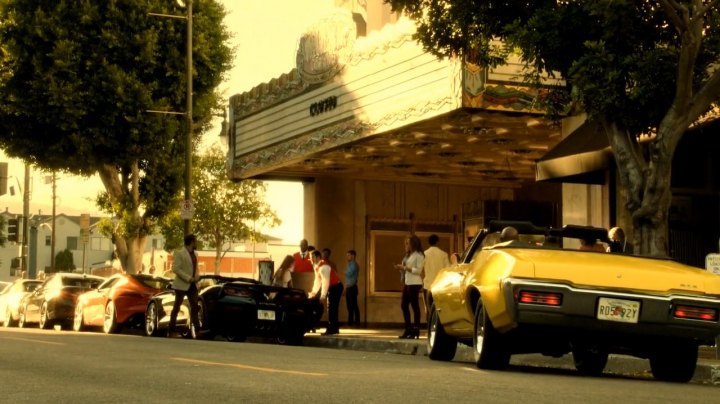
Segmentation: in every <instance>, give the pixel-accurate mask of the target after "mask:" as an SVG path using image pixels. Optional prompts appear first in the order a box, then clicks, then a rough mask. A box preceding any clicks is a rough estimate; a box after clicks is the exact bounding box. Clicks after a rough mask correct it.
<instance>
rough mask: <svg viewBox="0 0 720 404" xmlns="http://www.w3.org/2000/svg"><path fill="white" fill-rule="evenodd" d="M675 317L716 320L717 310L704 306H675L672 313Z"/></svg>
mask: <svg viewBox="0 0 720 404" xmlns="http://www.w3.org/2000/svg"><path fill="white" fill-rule="evenodd" d="M673 314H674V315H675V317H677V318H689V319H692V320H704V321H717V319H718V311H717V310H716V309H709V308H706V307H693V306H681V305H678V306H675V312H674V313H673Z"/></svg>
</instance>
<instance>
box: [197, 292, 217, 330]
mask: <svg viewBox="0 0 720 404" xmlns="http://www.w3.org/2000/svg"><path fill="white" fill-rule="evenodd" d="M198 322H199V323H200V324H199V327H198V328H199V330H198V329H196V330H195V333H196V334H197V338H199V339H213V338H215V334H216V333H215V331H213V330H212V328H211V327H210V321H209V319H208V312H207V307H205V303H204V302H203V300H202V299H199V300H198Z"/></svg>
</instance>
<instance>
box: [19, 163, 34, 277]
mask: <svg viewBox="0 0 720 404" xmlns="http://www.w3.org/2000/svg"><path fill="white" fill-rule="evenodd" d="M23 188H24V189H23V222H22V253H21V255H22V263H21V268H22V271H23V273H24V274H25V276H27V278H28V279H35V268H29V267H28V241H29V240H28V229H29V227H28V224H29V223H28V222H29V221H30V164H29V163H25V186H24V187H23ZM28 271H29V272H28Z"/></svg>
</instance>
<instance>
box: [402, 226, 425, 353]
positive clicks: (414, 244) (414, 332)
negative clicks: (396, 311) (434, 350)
mask: <svg viewBox="0 0 720 404" xmlns="http://www.w3.org/2000/svg"><path fill="white" fill-rule="evenodd" d="M424 264H425V255H424V254H423V250H422V243H421V242H420V239H419V238H418V236H416V235H414V234H413V235H411V236H409V237H408V238H406V239H405V256H404V257H403V259H402V263H401V264H396V265H395V268H396V269H398V270H399V271H400V278H401V279H402V281H403V290H402V301H401V303H400V308H401V309H402V312H403V319H404V320H405V332H404V333H403V334H402V335H400V336H399V337H398V338H410V339H412V338H420V303H419V301H418V295H419V294H420V290H421V289H422V287H423V280H422V271H423V266H424ZM410 306H412V309H413V314H414V315H415V323H414V326H413V327H411V326H410V309H409V307H410Z"/></svg>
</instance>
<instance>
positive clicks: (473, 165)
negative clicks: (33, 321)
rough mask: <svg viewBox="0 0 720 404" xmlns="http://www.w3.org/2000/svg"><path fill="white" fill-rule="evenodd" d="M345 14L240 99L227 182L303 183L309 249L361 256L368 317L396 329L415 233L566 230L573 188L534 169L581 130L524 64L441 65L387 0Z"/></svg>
mask: <svg viewBox="0 0 720 404" xmlns="http://www.w3.org/2000/svg"><path fill="white" fill-rule="evenodd" d="M335 5H338V6H340V7H338V8H329V9H328V14H327V15H326V16H324V17H321V18H319V19H318V21H317V22H316V23H314V24H311V25H310V26H309V27H308V29H307V30H306V32H305V33H304V34H303V35H302V37H301V38H299V41H298V50H297V64H296V66H294V67H293V66H288V72H287V73H286V74H283V75H282V76H280V77H277V78H276V79H273V80H271V81H269V82H267V83H261V84H258V85H257V86H256V87H255V88H253V89H252V90H250V91H248V92H245V93H242V94H237V95H235V96H233V97H231V100H230V125H229V126H230V133H229V152H228V175H229V176H230V178H232V179H234V180H242V179H245V178H257V179H265V180H273V179H282V180H294V181H300V182H302V183H303V184H304V196H303V201H302V203H303V206H304V209H305V212H304V220H305V223H304V231H305V237H306V238H307V239H308V241H309V243H310V244H311V245H314V246H315V247H317V248H325V247H328V248H330V249H332V250H333V251H334V253H333V259H334V261H335V262H336V263H337V264H338V268H340V269H341V272H342V270H343V269H344V267H345V266H344V256H345V252H346V251H347V250H349V249H354V250H356V251H357V259H358V262H359V264H360V267H361V274H360V280H359V288H360V305H361V312H362V317H363V319H364V320H365V321H368V322H373V323H374V322H400V321H401V318H402V316H401V312H400V310H399V308H398V306H399V302H400V300H399V297H400V290H401V285H400V280H399V276H398V274H397V272H396V271H395V270H394V269H393V264H395V263H398V262H400V260H401V259H402V256H403V254H404V251H403V239H404V238H405V237H407V236H408V235H409V234H411V233H414V234H417V235H418V236H419V237H420V238H421V239H422V240H423V243H424V245H425V246H426V247H427V237H428V236H429V235H430V234H437V235H438V236H439V237H440V240H441V241H440V243H439V244H440V246H441V247H442V248H443V249H444V250H446V251H448V252H455V251H462V250H463V248H464V246H465V243H466V241H467V238H468V237H471V236H473V235H474V234H475V233H476V232H477V230H478V229H479V228H480V227H482V226H483V225H484V223H485V222H486V221H487V220H489V219H492V218H515V219H517V218H524V219H528V220H533V221H536V222H540V223H544V224H547V225H557V226H559V225H561V224H562V223H563V222H564V219H563V211H562V210H561V206H564V205H563V203H564V202H565V201H564V199H563V198H564V197H563V195H564V194H563V187H564V186H563V185H561V184H557V183H551V182H549V183H545V182H543V183H536V182H535V175H536V173H535V161H536V160H537V159H540V158H541V157H542V156H543V155H544V154H545V153H546V152H547V151H548V150H549V149H551V148H552V147H553V146H555V145H556V144H557V143H558V142H559V141H560V139H561V138H562V137H563V134H564V133H569V132H570V131H572V129H574V128H573V127H572V125H573V124H575V122H572V121H568V122H567V123H565V124H560V125H559V124H556V123H553V122H550V121H548V120H546V119H545V118H544V111H543V110H542V109H541V108H540V106H539V105H540V104H539V103H538V99H539V97H541V96H542V90H536V89H533V88H530V87H528V86H526V85H524V83H523V78H522V69H523V65H522V63H521V62H520V60H519V58H511V59H510V60H509V62H508V64H507V65H505V66H499V67H497V68H493V69H489V68H485V67H482V66H476V65H472V64H468V63H464V62H463V61H462V60H461V59H444V60H438V59H437V58H436V57H434V56H432V55H430V54H428V53H426V52H424V51H423V49H422V47H421V46H420V45H419V44H418V43H417V42H416V41H414V40H413V38H412V36H413V33H414V32H415V26H414V24H413V23H412V22H411V21H409V20H407V19H405V18H401V17H399V16H397V15H395V14H393V13H391V12H390V9H389V6H387V5H385V4H383V2H382V0H377V1H373V0H371V1H367V2H364V1H362V2H361V1H357V2H354V1H352V2H343V1H339V2H335ZM545 83H546V84H547V85H563V83H562V81H558V80H551V79H550V78H546V82H545ZM566 125H568V126H567V127H566ZM582 186H583V187H585V188H584V189H583V190H582V192H578V193H581V194H583V195H585V196H587V198H586V199H585V200H580V199H578V198H573V199H572V200H571V201H569V203H568V205H569V206H573V207H574V208H573V209H576V210H577V212H576V213H575V214H576V215H577V216H583V217H582V224H584V223H587V222H588V218H587V217H584V214H586V213H588V212H589V211H592V212H595V210H594V209H593V208H592V207H591V206H590V204H591V203H593V202H592V200H591V199H593V198H595V197H596V195H595V193H597V194H598V196H601V194H602V192H603V191H602V190H601V189H599V190H596V189H594V188H588V186H585V185H582ZM299 202H300V201H299ZM606 204H607V203H606ZM593 220H595V219H593ZM607 222H608V219H607V217H605V216H603V215H602V214H599V215H598V218H597V223H596V224H604V223H607ZM307 278H308V279H306V281H305V282H304V283H303V282H300V284H299V285H298V286H301V287H306V288H309V285H310V283H311V279H310V276H308V277H307ZM341 312H342V310H341Z"/></svg>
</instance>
